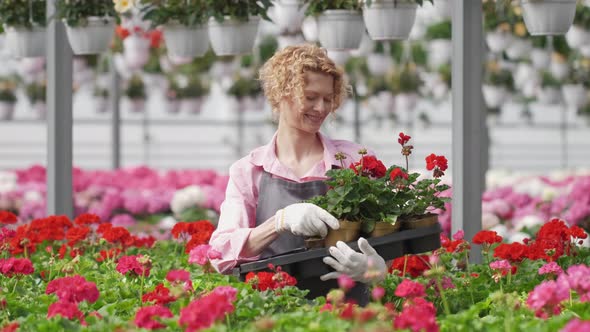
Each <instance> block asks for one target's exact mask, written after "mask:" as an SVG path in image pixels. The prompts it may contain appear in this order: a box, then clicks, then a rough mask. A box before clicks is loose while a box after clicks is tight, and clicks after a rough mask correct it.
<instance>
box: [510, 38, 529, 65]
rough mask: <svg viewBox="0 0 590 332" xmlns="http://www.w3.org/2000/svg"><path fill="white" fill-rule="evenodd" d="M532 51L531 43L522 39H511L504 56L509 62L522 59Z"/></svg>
mask: <svg viewBox="0 0 590 332" xmlns="http://www.w3.org/2000/svg"><path fill="white" fill-rule="evenodd" d="M532 49H533V43H532V41H530V40H528V39H522V38H513V39H512V43H510V46H508V48H507V49H506V56H507V57H508V58H509V59H511V60H518V59H521V58H524V57H525V56H526V55H528V53H529V52H530V51H531V50H532Z"/></svg>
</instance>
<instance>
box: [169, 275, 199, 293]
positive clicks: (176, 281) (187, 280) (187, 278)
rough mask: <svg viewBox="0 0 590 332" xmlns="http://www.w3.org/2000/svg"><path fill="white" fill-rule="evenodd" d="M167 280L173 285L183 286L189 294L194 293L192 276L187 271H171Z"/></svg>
mask: <svg viewBox="0 0 590 332" xmlns="http://www.w3.org/2000/svg"><path fill="white" fill-rule="evenodd" d="M166 280H168V281H169V282H170V283H171V284H173V285H183V288H184V290H185V291H187V292H192V291H193V282H192V281H191V274H190V272H188V271H186V270H170V271H168V273H167V274H166Z"/></svg>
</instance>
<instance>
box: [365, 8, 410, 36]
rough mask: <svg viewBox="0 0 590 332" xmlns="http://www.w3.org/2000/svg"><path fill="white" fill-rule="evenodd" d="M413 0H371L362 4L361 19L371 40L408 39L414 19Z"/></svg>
mask: <svg viewBox="0 0 590 332" xmlns="http://www.w3.org/2000/svg"><path fill="white" fill-rule="evenodd" d="M416 8H418V4H417V3H415V2H398V1H397V0H381V1H373V2H372V3H371V6H367V4H366V3H365V5H364V6H363V19H364V22H365V25H366V27H367V32H368V33H369V36H371V39H373V40H399V39H408V37H409V36H410V31H411V30H412V26H413V25H414V22H415V21H416Z"/></svg>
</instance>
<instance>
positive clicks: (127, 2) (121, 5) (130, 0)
mask: <svg viewBox="0 0 590 332" xmlns="http://www.w3.org/2000/svg"><path fill="white" fill-rule="evenodd" d="M135 2H136V0H113V3H114V4H115V10H116V11H117V12H119V13H126V12H128V11H129V10H131V9H132V8H133V7H135Z"/></svg>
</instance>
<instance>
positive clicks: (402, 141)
mask: <svg viewBox="0 0 590 332" xmlns="http://www.w3.org/2000/svg"><path fill="white" fill-rule="evenodd" d="M410 138H412V137H411V136H408V135H406V134H404V133H399V138H398V139H397V142H398V143H399V144H400V145H401V146H404V145H406V143H408V142H409V141H410Z"/></svg>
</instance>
